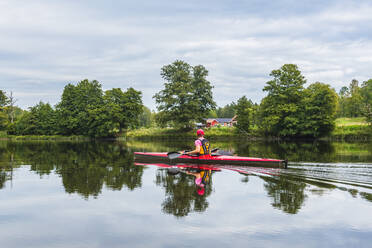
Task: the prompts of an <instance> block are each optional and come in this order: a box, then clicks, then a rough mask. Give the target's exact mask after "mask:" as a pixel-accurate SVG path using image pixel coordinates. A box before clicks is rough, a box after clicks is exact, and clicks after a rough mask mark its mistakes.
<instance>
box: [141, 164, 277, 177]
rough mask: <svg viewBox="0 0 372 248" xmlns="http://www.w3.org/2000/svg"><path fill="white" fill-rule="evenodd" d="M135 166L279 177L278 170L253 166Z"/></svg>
mask: <svg viewBox="0 0 372 248" xmlns="http://www.w3.org/2000/svg"><path fill="white" fill-rule="evenodd" d="M134 165H137V166H156V167H160V168H162V169H168V170H169V171H171V172H179V171H180V170H193V169H195V170H197V171H200V170H211V171H222V170H230V171H235V172H238V173H240V174H243V175H250V174H254V175H257V174H259V175H270V176H277V175H279V170H280V169H277V168H262V167H251V166H249V167H248V166H244V165H243V166H240V165H217V164H214V165H207V164H174V165H171V164H164V163H138V162H135V163H134Z"/></svg>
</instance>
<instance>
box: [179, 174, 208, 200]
mask: <svg viewBox="0 0 372 248" xmlns="http://www.w3.org/2000/svg"><path fill="white" fill-rule="evenodd" d="M185 173H186V174H188V175H193V176H195V184H196V186H197V193H198V195H204V193H205V186H206V185H207V184H208V183H209V181H210V177H211V174H212V170H198V171H197V172H192V171H188V170H186V171H185Z"/></svg>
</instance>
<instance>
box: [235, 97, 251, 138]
mask: <svg viewBox="0 0 372 248" xmlns="http://www.w3.org/2000/svg"><path fill="white" fill-rule="evenodd" d="M235 108H236V114H237V124H236V127H237V128H238V131H239V132H243V133H249V130H250V128H251V125H252V123H253V122H252V116H253V103H252V101H251V100H248V99H247V98H246V96H242V97H241V98H239V100H238V102H237V104H236V107H235Z"/></svg>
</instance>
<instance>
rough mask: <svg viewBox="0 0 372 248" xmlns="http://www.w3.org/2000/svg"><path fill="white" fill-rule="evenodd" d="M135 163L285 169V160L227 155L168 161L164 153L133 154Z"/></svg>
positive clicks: (188, 157)
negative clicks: (224, 165)
mask: <svg viewBox="0 0 372 248" xmlns="http://www.w3.org/2000/svg"><path fill="white" fill-rule="evenodd" d="M134 155H135V160H136V161H137V162H139V161H142V162H152V163H155V162H162V163H170V164H174V163H196V164H228V165H246V166H259V167H275V168H287V161H286V160H279V159H270V158H253V157H240V156H228V155H213V154H212V155H200V156H193V155H187V154H182V155H180V156H178V157H177V158H174V159H169V157H168V154H167V153H166V152H135V153H134Z"/></svg>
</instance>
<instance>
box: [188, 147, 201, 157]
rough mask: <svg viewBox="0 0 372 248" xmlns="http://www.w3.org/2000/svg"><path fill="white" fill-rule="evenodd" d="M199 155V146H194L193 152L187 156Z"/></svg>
mask: <svg viewBox="0 0 372 248" xmlns="http://www.w3.org/2000/svg"><path fill="white" fill-rule="evenodd" d="M199 153H200V146H196V148H195V150H193V151H191V152H188V153H187V154H190V155H192V154H199Z"/></svg>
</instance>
